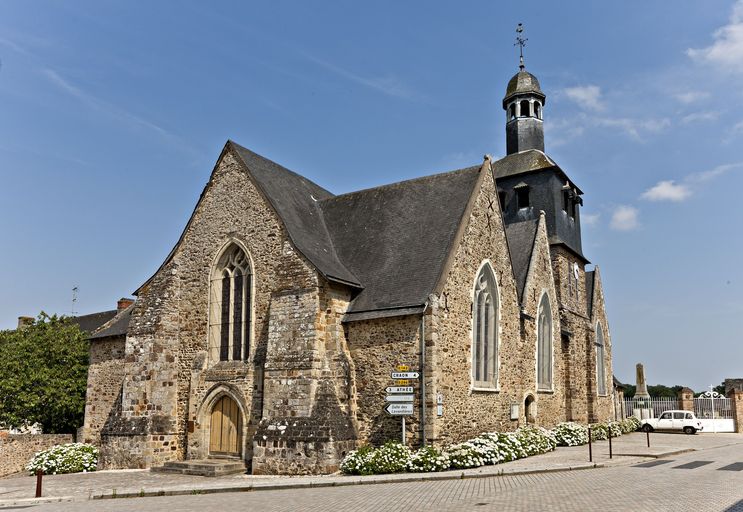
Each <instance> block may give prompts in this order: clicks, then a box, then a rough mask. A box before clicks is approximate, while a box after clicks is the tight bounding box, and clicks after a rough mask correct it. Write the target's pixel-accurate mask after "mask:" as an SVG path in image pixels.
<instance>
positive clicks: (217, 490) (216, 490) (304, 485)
mask: <svg viewBox="0 0 743 512" xmlns="http://www.w3.org/2000/svg"><path fill="white" fill-rule="evenodd" d="M605 467H606V466H605V465H604V464H598V463H592V464H582V465H578V466H568V467H564V468H545V469H529V470H523V471H503V470H501V471H498V472H494V473H465V472H456V473H455V472H450V473H448V474H442V473H430V474H426V475H410V476H407V475H406V476H404V477H400V476H398V477H396V478H374V479H369V478H365V477H360V478H359V477H349V479H348V480H335V481H332V482H296V483H280V484H249V485H243V486H233V487H210V488H209V487H208V488H203V489H172V490H166V489H162V490H157V491H145V490H142V491H139V492H122V493H118V492H112V493H105V494H97V495H93V496H91V499H93V500H106V499H119V498H152V497H157V496H185V495H199V494H221V493H228V492H255V491H280V490H287V489H317V488H322V487H346V486H350V485H376V484H394V483H406V482H426V481H441V480H465V479H474V478H490V477H499V476H517V475H533V474H541V473H562V472H567V471H580V470H585V469H597V468H605Z"/></svg>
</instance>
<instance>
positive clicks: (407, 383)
mask: <svg viewBox="0 0 743 512" xmlns="http://www.w3.org/2000/svg"><path fill="white" fill-rule="evenodd" d="M395 384H397V385H398V386H410V380H408V379H397V380H396V381H395Z"/></svg>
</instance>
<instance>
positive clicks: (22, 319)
mask: <svg viewBox="0 0 743 512" xmlns="http://www.w3.org/2000/svg"><path fill="white" fill-rule="evenodd" d="M33 323H34V317H32V316H19V317H18V328H19V329H22V328H24V327H27V326H29V325H33Z"/></svg>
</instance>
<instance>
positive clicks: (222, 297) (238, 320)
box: [209, 244, 253, 361]
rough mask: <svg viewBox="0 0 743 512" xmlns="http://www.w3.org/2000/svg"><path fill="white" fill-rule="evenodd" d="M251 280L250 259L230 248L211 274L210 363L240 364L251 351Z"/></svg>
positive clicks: (240, 251)
mask: <svg viewBox="0 0 743 512" xmlns="http://www.w3.org/2000/svg"><path fill="white" fill-rule="evenodd" d="M252 277H253V273H252V270H251V267H250V259H249V258H248V256H247V254H246V253H245V251H243V250H242V249H241V248H240V247H239V246H237V245H236V244H230V246H229V247H227V249H226V250H225V251H224V252H223V253H222V256H221V257H220V258H219V260H218V261H217V265H216V266H215V268H214V269H213V270H212V278H211V280H210V284H209V287H210V292H209V354H210V358H211V360H212V361H242V360H244V359H247V357H248V353H249V351H250V332H251V325H250V323H251V311H252V297H251V295H252V294H251V292H252Z"/></svg>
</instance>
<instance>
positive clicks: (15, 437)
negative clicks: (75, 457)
mask: <svg viewBox="0 0 743 512" xmlns="http://www.w3.org/2000/svg"><path fill="white" fill-rule="evenodd" d="M73 441H74V436H73V435H72V434H8V433H7V432H0V477H4V476H7V475H12V474H14V473H20V472H22V471H25V466H26V464H27V463H28V462H29V461H30V460H31V458H32V457H33V456H34V454H35V453H36V452H40V451H42V450H46V449H47V448H51V447H52V446H55V445H58V444H65V443H71V442H73Z"/></svg>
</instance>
